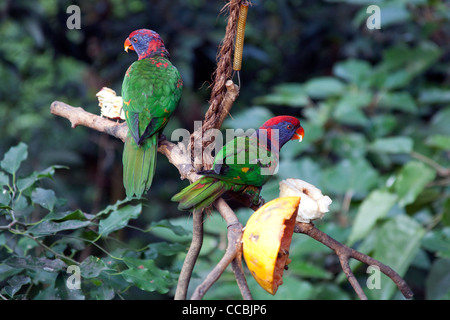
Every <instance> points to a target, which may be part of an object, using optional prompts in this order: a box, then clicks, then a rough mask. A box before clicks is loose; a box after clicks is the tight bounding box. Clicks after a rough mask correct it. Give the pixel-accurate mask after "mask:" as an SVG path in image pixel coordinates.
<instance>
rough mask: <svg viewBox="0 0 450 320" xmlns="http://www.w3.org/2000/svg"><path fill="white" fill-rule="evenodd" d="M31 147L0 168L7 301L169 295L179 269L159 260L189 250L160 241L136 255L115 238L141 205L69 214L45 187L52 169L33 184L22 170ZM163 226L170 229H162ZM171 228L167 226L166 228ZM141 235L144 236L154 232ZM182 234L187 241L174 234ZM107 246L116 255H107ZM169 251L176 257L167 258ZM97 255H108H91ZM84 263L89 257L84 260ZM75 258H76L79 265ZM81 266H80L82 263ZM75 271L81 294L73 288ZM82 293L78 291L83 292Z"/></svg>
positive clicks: (20, 148) (1, 268)
mask: <svg viewBox="0 0 450 320" xmlns="http://www.w3.org/2000/svg"><path fill="white" fill-rule="evenodd" d="M27 157H28V147H27V145H26V144H25V143H23V142H21V143H19V145H17V146H14V147H12V148H11V149H10V150H9V151H8V152H7V153H6V154H5V156H4V158H3V160H2V161H1V163H0V166H1V169H2V170H4V171H0V175H1V177H2V193H1V198H0V206H1V209H0V221H1V227H0V244H1V246H2V249H1V250H0V257H1V258H2V263H1V264H0V280H1V281H2V282H4V283H5V285H4V286H3V288H2V289H1V291H0V294H1V295H2V297H5V298H14V299H20V298H24V297H26V298H27V299H29V298H35V299H112V298H114V297H115V296H119V297H122V298H124V297H126V296H127V294H128V293H127V291H128V290H129V289H130V288H131V287H136V288H139V289H141V290H144V291H148V292H154V291H157V292H159V293H162V294H165V293H167V292H169V290H170V288H172V286H173V284H174V282H175V280H176V278H177V272H178V270H177V269H170V270H167V269H161V268H160V267H159V266H158V265H157V263H156V260H158V257H159V256H160V254H161V251H163V255H164V256H170V255H175V254H177V253H180V252H183V251H184V250H186V244H183V243H168V242H157V243H153V245H151V246H148V247H144V248H132V247H130V246H128V245H125V244H124V243H122V242H121V241H120V240H119V239H117V238H111V237H110V235H111V234H112V233H113V232H115V231H117V230H122V229H123V228H124V227H126V226H127V225H128V224H129V222H130V220H132V219H136V218H137V217H138V216H139V214H140V213H141V211H142V203H138V204H137V205H132V204H130V203H128V202H127V201H119V202H117V203H116V204H114V205H111V206H108V207H107V208H105V209H104V210H102V211H100V212H99V213H97V214H88V213H84V212H82V211H81V210H79V209H76V210H66V209H67V208H65V207H66V201H65V200H64V199H61V198H58V197H57V195H56V193H55V191H53V190H51V189H45V188H42V187H40V186H39V185H40V183H41V180H44V179H49V178H50V179H51V178H53V175H54V174H55V169H60V168H61V167H60V166H52V167H50V168H47V169H45V170H43V171H41V172H33V173H32V174H30V175H29V176H28V177H25V178H19V177H18V176H17V171H18V170H19V169H20V165H21V163H22V162H23V161H25V160H27ZM161 224H162V225H166V224H167V223H166V222H161ZM169 226H170V224H169ZM151 229H152V227H150V228H149V229H148V230H138V231H139V232H140V233H144V234H145V233H147V232H151ZM177 233H178V234H183V235H184V234H188V232H187V231H185V230H184V229H180V227H179V228H178V229H177ZM105 247H112V248H114V249H113V250H112V251H111V252H109V251H108V250H107V249H105ZM167 247H168V248H170V249H171V253H170V254H168V253H167V251H168V250H167ZM93 248H95V249H97V250H99V252H101V253H104V254H105V255H104V257H103V258H100V257H97V256H95V255H92V254H91V251H92V250H93ZM80 257H84V258H82V259H80ZM74 258H78V259H77V260H75V259H74ZM78 260H82V261H81V262H78ZM74 266H75V267H76V268H77V269H76V270H78V271H76V272H78V279H79V281H80V284H79V288H82V289H80V290H74V289H73V288H72V287H71V284H73V281H76V280H75V279H72V278H71V274H72V270H73V269H70V268H73V267H74ZM79 288H78V289H79Z"/></svg>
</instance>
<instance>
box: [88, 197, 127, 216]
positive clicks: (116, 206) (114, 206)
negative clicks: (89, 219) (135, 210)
mask: <svg viewBox="0 0 450 320" xmlns="http://www.w3.org/2000/svg"><path fill="white" fill-rule="evenodd" d="M128 202H130V200H129V199H128V198H125V199H123V200H117V201H116V203H115V204H110V205H109V206H107V207H106V208H105V209H103V210H102V211H99V212H98V213H97V214H96V215H95V216H96V217H100V216H103V215H105V214H108V213H110V212H111V211H117V210H119V207H120V206H121V205H123V204H125V203H128Z"/></svg>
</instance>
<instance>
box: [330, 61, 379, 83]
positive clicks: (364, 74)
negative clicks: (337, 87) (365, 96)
mask: <svg viewBox="0 0 450 320" xmlns="http://www.w3.org/2000/svg"><path fill="white" fill-rule="evenodd" d="M333 73H334V74H335V75H336V76H337V77H339V78H341V79H344V80H346V81H348V82H350V83H353V84H356V85H357V86H361V84H364V83H367V79H369V77H370V75H371V73H372V66H371V65H370V63H368V62H367V61H364V60H356V59H348V60H345V61H342V62H338V63H336V64H335V65H334V67H333Z"/></svg>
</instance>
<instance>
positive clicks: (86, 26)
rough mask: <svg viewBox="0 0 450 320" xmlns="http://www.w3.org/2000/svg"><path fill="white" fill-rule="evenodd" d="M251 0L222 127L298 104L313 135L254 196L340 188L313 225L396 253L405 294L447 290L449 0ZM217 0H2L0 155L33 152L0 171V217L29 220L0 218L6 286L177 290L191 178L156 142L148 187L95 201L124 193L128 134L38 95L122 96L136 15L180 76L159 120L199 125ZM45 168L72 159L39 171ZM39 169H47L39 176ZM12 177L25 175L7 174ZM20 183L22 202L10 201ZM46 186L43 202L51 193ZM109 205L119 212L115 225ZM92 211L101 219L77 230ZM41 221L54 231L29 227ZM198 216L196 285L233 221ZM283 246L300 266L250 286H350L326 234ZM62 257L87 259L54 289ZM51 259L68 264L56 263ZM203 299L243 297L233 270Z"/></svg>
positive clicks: (22, 292) (90, 291) (49, 290)
mask: <svg viewBox="0 0 450 320" xmlns="http://www.w3.org/2000/svg"><path fill="white" fill-rule="evenodd" d="M252 2H253V6H251V8H250V9H249V14H248V20H247V29H246V38H245V47H244V61H243V68H242V71H241V73H240V79H241V91H240V95H239V98H238V100H237V101H236V103H235V105H234V106H233V109H232V111H231V115H232V118H231V117H230V118H228V119H227V120H226V122H225V123H224V126H223V127H222V129H226V128H242V129H247V128H255V127H259V126H260V124H261V123H263V122H264V121H265V120H266V119H268V118H270V117H271V116H274V115H282V114H287V115H292V116H296V117H299V118H300V119H301V121H302V125H303V127H304V128H305V133H306V134H305V139H304V141H303V142H302V143H301V144H294V143H292V144H288V145H286V147H285V148H284V149H283V150H282V152H281V162H280V168H279V172H278V174H277V176H275V177H274V178H273V179H272V180H271V181H270V182H269V183H268V184H267V185H266V186H265V187H264V188H263V197H264V198H265V199H266V200H267V201H268V200H271V199H274V198H276V197H277V195H278V183H279V181H280V180H281V179H286V178H298V179H302V180H305V181H307V182H309V183H312V184H314V185H315V186H317V187H318V188H320V189H321V190H322V191H323V192H324V193H325V194H327V195H329V196H330V197H331V198H332V200H333V204H332V206H331V211H330V212H329V213H328V214H327V215H326V216H325V218H324V219H323V220H321V221H317V222H316V225H317V227H318V228H320V229H321V230H323V231H325V232H327V233H329V234H330V235H331V236H333V237H335V238H336V239H337V240H339V241H341V242H343V243H345V244H348V245H351V246H352V247H354V248H356V249H358V250H360V251H362V252H364V253H368V254H370V255H371V256H373V257H374V258H376V259H379V260H380V261H381V262H383V263H385V264H388V265H390V266H391V267H393V268H394V269H395V270H396V271H397V272H398V273H400V274H401V275H402V276H404V278H405V279H406V281H407V282H408V283H409V284H410V285H411V287H412V289H413V291H414V293H415V299H449V298H450V198H449V194H450V87H449V84H450V50H449V49H450V5H449V3H448V2H445V1H438V0H428V1H427V0H414V1H406V0H390V1H383V0H370V1H365V0H358V1H357V0H346V1H345V0H328V1H325V0H324V1H313V0H286V1H277V0H266V1H258V0H254V1H252ZM224 4H225V1H207V0H174V1H140V0H131V1H125V0H108V1H107V0H105V1H91V0H89V1H88V0H80V1H63V0H61V1H56V0H39V1H26V0H15V1H9V0H2V1H1V2H0V19H1V20H0V35H1V38H2V41H1V42H0V110H1V117H0V136H1V140H0V155H3V154H5V153H7V151H8V150H10V148H11V147H12V146H17V145H18V146H19V147H18V149H13V151H12V152H11V153H10V154H9V155H10V156H13V155H16V156H17V154H21V155H22V156H23V155H24V152H25V151H24V150H26V152H27V153H26V155H27V156H28V157H26V156H24V157H23V159H22V160H24V161H23V162H21V163H20V165H21V166H20V169H19V170H18V171H17V175H16V174H15V172H14V173H12V172H10V171H8V170H7V164H6V163H3V165H2V170H3V171H0V181H1V182H4V183H3V184H4V187H3V190H4V192H3V196H2V197H0V200H1V201H0V203H1V204H2V208H1V209H0V210H1V211H0V212H1V214H0V217H1V218H0V225H2V226H3V225H7V224H8V223H9V222H10V221H11V220H10V216H11V212H21V213H20V214H18V215H17V217H18V218H19V219H23V220H22V221H23V226H22V227H23V229H18V230H20V231H21V232H25V233H24V234H23V235H22V234H19V233H18V232H11V230H9V231H8V230H5V229H0V245H1V247H0V263H1V264H0V287H1V289H0V293H1V297H3V298H8V299H9V298H13V299H23V298H26V299H58V298H62V299H113V298H116V299H117V298H123V299H128V298H134V299H161V298H164V299H165V298H171V297H172V296H173V293H174V286H175V284H176V279H177V274H178V272H179V270H180V268H181V264H182V262H183V258H184V255H185V252H186V248H187V246H188V245H189V240H190V228H191V227H190V223H191V217H190V215H189V214H188V213H186V212H179V211H178V210H177V207H176V204H175V203H171V202H170V198H171V196H172V195H173V194H174V193H176V192H177V191H179V190H180V189H181V188H182V187H184V186H185V185H187V182H186V181H181V180H180V179H179V175H178V172H177V170H176V169H175V168H174V167H173V166H172V165H171V164H170V163H168V161H167V160H166V159H165V158H164V157H163V156H161V155H159V157H158V166H157V172H156V177H155V180H154V183H153V185H152V188H151V190H150V192H149V193H148V197H147V198H148V200H146V201H141V202H133V203H123V204H122V202H119V203H117V206H115V207H109V209H108V208H107V209H105V207H106V206H108V205H111V204H114V203H116V201H118V200H119V201H120V200H122V199H124V198H125V194H124V190H123V186H122V171H121V170H122V164H121V154H122V148H123V146H122V143H121V142H120V141H118V140H117V139H114V138H112V137H110V136H107V135H104V134H99V133H97V132H95V131H93V130H90V129H87V128H84V127H78V128H76V129H71V128H70V123H69V122H68V121H67V120H66V119H62V118H59V117H56V116H53V115H51V114H50V112H49V107H50V104H51V103H52V102H53V101H54V100H59V101H63V102H66V103H68V104H70V105H73V106H82V107H83V108H84V109H86V110H87V111H89V112H92V113H96V114H100V112H99V108H98V102H97V99H96V96H95V94H96V93H97V92H98V91H99V90H100V89H101V88H102V87H103V86H107V87H110V88H112V89H114V90H115V91H116V92H117V93H118V94H119V95H120V91H121V83H122V78H123V75H124V73H125V70H126V69H127V67H128V66H129V65H130V64H131V63H132V62H133V61H134V60H135V59H136V56H135V54H134V53H131V54H130V53H129V54H126V53H125V52H124V51H123V42H124V40H125V38H126V37H127V36H128V34H129V33H130V32H131V31H133V30H135V29H138V28H150V29H153V30H155V31H157V32H158V33H160V34H161V36H162V37H163V39H164V41H165V44H166V46H167V48H168V50H169V51H170V53H171V56H172V61H173V63H174V64H175V65H176V66H177V67H178V69H179V70H180V72H181V74H182V77H183V79H184V84H185V87H184V91H183V96H182V100H181V103H180V106H179V108H178V109H177V111H176V112H175V114H174V115H173V117H172V119H171V121H170V123H169V125H168V127H167V128H166V130H165V134H166V136H167V137H170V134H171V132H172V131H173V130H174V129H176V128H186V129H188V130H189V131H191V132H192V129H193V125H194V121H195V120H202V119H203V118H204V113H205V112H206V110H207V108H208V99H209V94H210V91H209V87H208V86H209V84H210V83H211V80H212V78H211V74H212V73H213V71H214V67H215V63H216V54H217V48H218V46H219V44H220V42H221V40H222V38H223V36H224V32H225V26H226V22H227V20H226V19H227V16H226V15H225V14H219V12H220V9H221V8H222V7H223V5H224ZM372 4H375V5H378V6H379V7H380V9H381V29H379V30H376V29H374V30H370V29H368V28H367V26H366V20H367V19H368V18H369V17H370V16H371V13H367V12H366V9H367V7H368V6H369V5H372ZM70 5H78V6H79V7H80V9H81V28H80V29H72V30H70V29H68V28H67V26H66V21H67V19H68V18H69V17H70V15H71V13H67V12H66V10H67V8H68V6H70ZM20 142H23V143H25V144H26V146H27V147H25V146H24V145H19V143H20ZM0 158H3V156H0ZM15 158H17V157H15ZM25 158H26V159H25ZM54 165H59V166H64V167H67V168H68V169H67V168H59V167H58V168H57V169H56V172H53V171H52V170H50V171H46V172H45V174H42V170H45V168H49V167H50V168H53V167H52V166H54ZM37 172H41V175H40V176H39V174H33V173H37ZM10 175H12V179H11V177H10ZM19 176H20V177H32V178H33V180H32V181H31V180H30V183H28V182H27V181H28V180H26V181H25V180H22V183H21V184H19V185H17V183H18V181H17V180H16V178H17V177H19ZM8 177H9V178H8ZM47 178H51V179H47ZM25 182H27V183H25ZM8 186H9V188H8ZM15 186H16V187H17V188H15ZM16 189H17V190H20V194H21V195H22V194H23V198H22V200H23V199H25V200H23V201H18V198H17V193H15V192H14V190H16ZM22 189H23V190H22ZM49 190H51V192H50V191H49ZM22 191H23V192H22ZM52 192H53V193H52ZM49 199H50V200H51V203H52V204H54V205H51V206H49V205H48V200H49ZM16 200H17V201H16ZM19 202H20V204H19ZM119 204H122V205H123V206H119ZM15 206H16V207H15ZM58 210H59V211H58ZM62 210H65V211H62ZM77 210H78V211H77ZM58 212H59V213H58ZM61 212H71V214H66V215H61ZM80 212H83V213H84V215H80V214H79V213H80ZM56 213H58V214H59V215H58V218H55V214H56ZM50 214H51V215H52V216H51V217H50V216H49V215H50ZM86 214H91V215H95V219H98V220H95V219H93V218H92V217H91V216H86ZM237 214H238V215H239V217H240V218H241V222H242V223H243V224H245V222H246V219H247V218H248V216H249V215H250V214H251V212H250V211H249V210H246V209H239V210H237ZM115 216H117V217H119V218H118V220H114V221H113V222H111V221H112V220H113V219H114V217H115ZM105 217H108V218H110V219H109V220H107V218H105ZM120 217H122V218H120ZM121 219H122V220H121ZM94 220H95V221H96V223H97V224H96V225H97V226H98V225H100V231H101V230H103V232H100V231H99V230H97V229H95V228H93V229H92V230H90V231H89V232H88V231H86V230H85V229H86V228H85V227H86V225H88V224H89V225H90V224H91V223H92V224H94ZM99 220H100V223H99V224H98V221H99ZM119 220H120V221H119ZM46 221H47V222H48V221H52V223H53V222H54V223H56V224H57V225H58V227H55V224H52V228H53V229H52V228H50V229H48V230H47V231H43V228H40V229H39V232H38V231H36V229H34V232H33V231H29V230H30V229H31V227H32V226H33V224H34V225H38V226H39V225H42V223H44V222H46ZM68 221H69V222H77V223H79V224H77V225H76V226H75V225H71V227H70V228H66V229H63V227H62V225H61V224H62V223H63V222H66V223H67V222H68ZM101 221H104V222H103V223H104V224H103V225H102V222H101ZM88 222H89V223H88ZM36 223H37V224H36ZM122 223H123V224H122ZM127 224H129V226H126V225H127ZM106 225H107V226H110V225H111V228H110V229H107V227H106ZM65 226H66V225H65ZM102 228H103V229H102ZM105 228H106V230H108V231H105ZM205 229H206V231H207V234H206V238H205V245H204V248H203V250H202V254H201V257H200V260H199V262H198V264H197V266H196V269H195V270H194V271H195V274H194V278H193V280H192V283H191V287H190V289H191V291H192V290H193V289H194V288H195V285H196V284H198V283H199V282H200V281H201V280H202V279H203V278H204V277H205V276H206V274H207V273H208V272H209V271H210V270H211V269H212V268H213V267H214V265H215V264H216V263H217V262H218V261H219V259H220V257H221V255H222V254H223V250H224V248H225V247H226V226H225V225H224V223H223V221H222V219H221V218H220V217H219V216H218V215H217V214H213V215H212V216H210V217H208V218H207V220H206V222H205ZM25 230H26V231H25ZM69 230H70V231H69ZM110 233H111V234H110ZM36 244H44V245H45V246H46V247H47V248H51V250H48V249H41V248H42V245H40V246H38V245H36ZM142 248H145V250H144V249H142ZM290 252H291V255H290V258H291V259H292V260H293V262H292V263H291V265H290V266H289V270H288V271H286V272H285V275H284V284H283V285H282V286H281V287H280V289H279V291H278V293H277V295H275V296H274V297H272V296H270V295H268V294H266V293H265V292H264V291H263V290H262V289H261V288H260V287H258V285H257V284H256V282H255V281H254V280H253V279H252V278H251V275H250V273H248V282H249V285H250V288H251V290H252V293H253V295H254V297H255V298H262V299H273V298H275V299H277V298H278V299H355V298H356V297H355V294H354V292H353V290H352V288H351V287H350V286H349V284H348V282H347V280H346V279H345V276H343V274H342V272H341V269H340V266H339V261H338V259H337V257H336V256H335V255H334V254H333V253H332V252H331V251H330V250H329V249H328V248H326V247H325V246H323V245H322V244H320V243H317V242H315V241H314V240H312V239H310V238H307V237H306V236H304V235H298V234H294V237H293V241H292V245H291V250H290ZM64 257H70V258H71V259H72V260H75V261H77V262H78V263H82V264H81V266H82V277H83V282H82V289H81V290H78V291H77V290H75V291H73V290H72V291H71V290H66V289H65V286H64V281H65V279H66V278H67V276H68V275H67V273H66V272H65V270H66V266H67V264H69V263H68V260H67V259H65V258H64ZM37 261H39V263H42V264H44V265H45V266H47V267H48V266H49V265H50V264H52V263H53V264H52V268H53V269H54V272H50V271H49V272H47V271H48V270H47V271H46V272H44V273H45V276H43V274H44V273H42V272H40V269H39V267H38V266H42V265H40V264H38V263H37ZM55 261H58V262H59V261H64V262H63V263H62V264H58V266H56V265H55ZM64 263H66V264H64ZM141 267H142V268H141ZM354 267H355V272H356V275H357V277H358V278H359V279H360V282H361V284H362V285H363V287H364V288H365V291H366V294H367V295H368V296H369V298H370V299H401V298H402V297H401V294H400V293H399V292H398V291H397V290H395V286H394V285H393V283H392V282H391V281H390V280H389V279H387V278H385V277H381V279H380V281H381V287H380V288H379V289H372V290H370V289H368V288H367V287H366V285H365V283H366V280H367V279H368V276H369V275H370V274H368V273H367V272H366V270H367V267H366V266H363V265H358V264H356V263H355V264H354ZM83 270H84V273H83ZM163 271H164V272H165V273H164V275H163V276H161V273H160V272H163ZM89 272H90V273H89ZM142 272H143V273H142ZM145 272H147V273H145ZM47 273H48V274H47ZM155 274H156V275H158V276H157V277H160V278H162V279H164V281H163V283H159V284H157V285H156V286H150V287H149V286H148V285H146V284H143V282H142V281H140V279H141V280H142V279H148V277H152V276H154V275H155ZM205 298H207V299H239V298H240V294H239V290H238V288H237V285H236V283H235V281H234V278H233V275H232V273H231V272H228V271H227V272H226V273H225V274H224V275H223V276H222V277H221V279H220V280H219V282H218V283H216V284H215V285H214V286H213V287H212V288H211V290H210V291H209V292H208V293H207V295H206V296H205Z"/></svg>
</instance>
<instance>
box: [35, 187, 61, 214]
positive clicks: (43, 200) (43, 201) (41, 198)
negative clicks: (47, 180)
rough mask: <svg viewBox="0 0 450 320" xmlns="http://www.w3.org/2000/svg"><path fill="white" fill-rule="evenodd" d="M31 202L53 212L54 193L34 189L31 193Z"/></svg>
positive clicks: (55, 199)
mask: <svg viewBox="0 0 450 320" xmlns="http://www.w3.org/2000/svg"><path fill="white" fill-rule="evenodd" d="M31 200H32V201H33V202H34V203H37V204H39V205H40V206H41V207H43V208H46V209H47V210H49V211H53V208H54V206H55V204H56V201H57V198H56V195H55V192H54V191H53V190H49V189H43V188H36V189H34V190H33V192H32V193H31Z"/></svg>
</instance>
